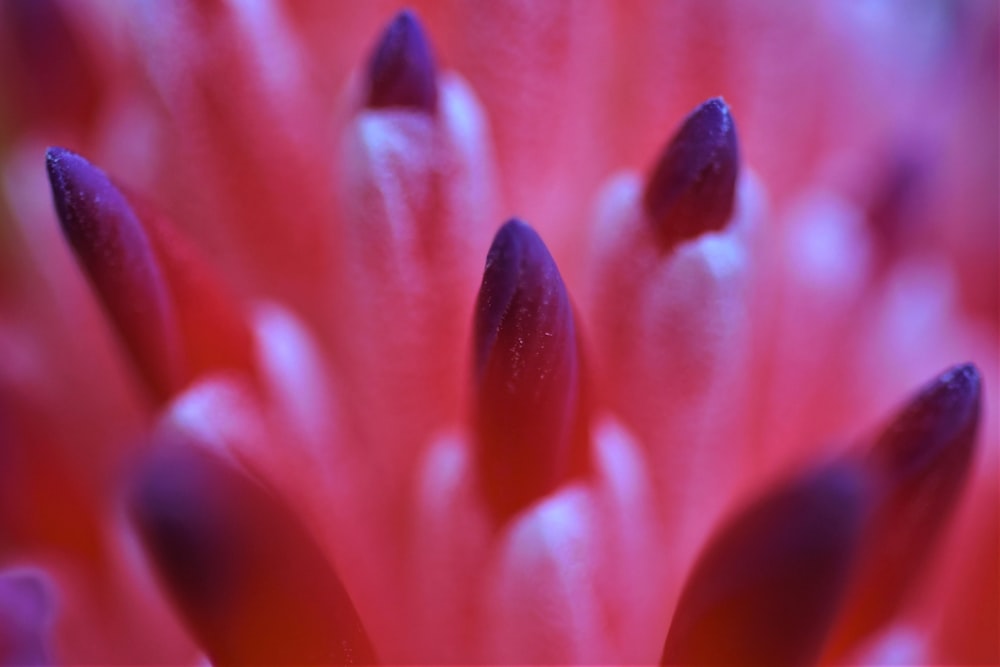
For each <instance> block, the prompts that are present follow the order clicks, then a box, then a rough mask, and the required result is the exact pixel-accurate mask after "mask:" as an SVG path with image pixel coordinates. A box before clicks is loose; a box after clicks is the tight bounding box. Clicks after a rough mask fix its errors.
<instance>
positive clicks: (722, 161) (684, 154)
mask: <svg viewBox="0 0 1000 667" xmlns="http://www.w3.org/2000/svg"><path fill="white" fill-rule="evenodd" d="M739 162H740V157H739V142H738V140H737V137H736V126H735V124H734V123H733V118H732V115H731V114H730V111H729V107H728V105H726V102H725V101H724V100H723V99H722V98H721V97H713V98H712V99H710V100H708V101H706V102H703V103H702V104H701V105H700V106H699V107H698V108H697V109H695V110H694V111H693V112H691V114H690V115H689V116H688V117H687V118H686V119H685V120H684V122H683V124H682V125H681V127H680V129H679V130H678V131H677V132H676V134H674V136H673V138H671V140H670V143H669V144H668V145H667V147H666V149H665V150H664V152H663V153H662V154H661V156H660V158H659V160H658V161H657V163H656V165H655V167H654V168H653V170H652V172H651V174H650V176H649V179H648V181H647V183H646V190H645V193H644V195H643V205H644V207H645V209H646V213H647V215H648V216H649V218H650V220H651V222H652V224H653V225H654V227H655V229H656V231H657V234H658V236H659V237H660V240H661V242H662V243H663V245H664V246H665V247H668V248H670V247H673V246H675V245H676V244H678V243H681V242H683V241H688V240H691V239H694V238H697V237H698V236H700V235H701V234H704V233H707V232H712V231H718V230H720V229H722V228H724V227H725V225H726V223H727V222H728V221H729V219H730V217H731V216H732V212H733V207H734V201H735V196H736V177H737V175H738V172H739Z"/></svg>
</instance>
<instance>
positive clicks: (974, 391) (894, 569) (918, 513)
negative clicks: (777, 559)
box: [831, 364, 982, 655]
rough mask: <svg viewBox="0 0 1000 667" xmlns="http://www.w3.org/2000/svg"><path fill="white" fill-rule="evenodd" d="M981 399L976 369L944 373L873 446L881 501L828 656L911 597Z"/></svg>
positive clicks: (967, 462) (965, 471)
mask: <svg viewBox="0 0 1000 667" xmlns="http://www.w3.org/2000/svg"><path fill="white" fill-rule="evenodd" d="M981 394H982V387H981V380H980V377H979V372H978V371H977V370H976V367H975V366H973V365H971V364H966V365H962V366H955V367H953V368H950V369H949V370H947V371H945V372H944V373H942V374H941V375H939V376H938V377H937V378H935V379H934V380H932V381H931V382H930V383H929V384H927V385H926V386H924V387H923V388H922V389H921V390H920V391H919V392H918V393H917V395H916V396H915V397H914V398H913V399H912V400H910V402H909V403H907V404H906V405H905V406H904V407H903V409H902V410H901V412H900V413H899V414H898V415H897V416H896V417H895V418H894V419H893V420H892V421H891V422H890V424H889V425H888V427H886V428H885V430H883V432H882V433H881V435H880V436H879V437H878V440H877V441H876V442H875V446H874V447H873V448H872V450H871V452H870V453H869V456H868V460H867V464H868V465H869V466H870V468H871V470H872V472H873V475H874V478H875V480H876V483H877V484H878V485H879V488H880V500H879V504H878V508H877V512H876V515H875V519H874V520H873V525H872V530H871V535H870V537H869V538H868V539H867V540H866V542H865V553H864V559H863V561H862V564H861V569H860V573H859V575H858V579H857V582H856V583H855V586H854V593H853V594H852V596H851V601H850V606H849V608H848V610H847V612H846V613H845V614H844V620H843V622H842V625H841V627H840V628H839V630H838V633H837V637H836V639H835V641H834V642H833V644H832V647H831V651H832V653H833V654H834V655H840V654H842V653H843V652H844V651H848V650H850V648H851V647H853V646H856V645H857V644H858V643H859V642H863V641H864V640H865V638H866V637H869V636H871V635H872V634H873V633H874V632H876V631H877V630H878V629H879V628H880V627H882V626H883V625H884V624H885V623H886V622H888V621H890V620H891V619H892V618H893V616H894V615H895V613H896V611H897V610H898V609H899V607H900V606H901V605H902V604H903V603H904V602H905V600H906V597H907V596H908V595H909V594H910V593H912V592H913V589H914V585H915V583H916V582H917V581H919V579H920V574H921V572H922V571H923V568H924V566H925V565H926V563H927V560H928V558H929V557H930V555H931V554H932V553H933V550H934V547H935V546H936V545H937V543H938V538H939V537H940V535H941V532H942V529H943V528H944V527H945V526H946V525H947V522H948V520H949V518H950V517H951V516H952V513H953V510H954V509H955V506H956V504H957V501H958V499H959V497H960V495H961V492H962V489H963V488H964V486H965V481H966V479H967V478H968V475H969V470H970V468H971V464H972V458H973V453H974V450H975V442H976V433H977V430H978V427H979V413H980V403H981Z"/></svg>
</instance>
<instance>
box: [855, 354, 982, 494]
mask: <svg viewBox="0 0 1000 667" xmlns="http://www.w3.org/2000/svg"><path fill="white" fill-rule="evenodd" d="M981 394H982V381H981V380H980V377H979V371H978V370H977V369H976V367H975V366H973V365H972V364H964V365H960V366H955V367H952V368H949V369H948V370H947V371H945V372H944V373H942V374H941V375H939V376H938V377H936V378H934V379H933V380H932V381H931V382H929V383H928V384H927V385H925V386H924V387H923V388H922V389H921V390H920V391H919V392H918V393H917V394H916V396H914V397H913V399H911V400H910V401H909V403H907V404H906V405H905V406H904V407H903V409H902V411H901V412H900V413H899V414H898V415H897V416H896V417H895V418H894V419H893V420H892V422H891V423H890V424H889V425H888V426H887V427H886V428H885V430H884V431H883V432H882V434H881V435H880V436H879V438H878V440H877V442H876V443H875V446H874V447H873V448H872V451H871V455H870V459H871V463H872V464H873V465H874V466H875V467H876V468H877V469H878V470H880V471H881V472H882V473H883V474H884V475H885V476H886V477H887V478H889V479H891V480H892V484H893V485H895V486H897V487H909V488H914V489H916V487H918V486H920V487H924V486H926V487H927V488H928V489H935V490H936V492H937V493H941V492H942V491H944V490H945V489H948V490H949V491H948V495H949V496H951V495H952V494H954V493H955V491H956V490H957V489H958V488H960V486H961V482H962V481H963V480H964V478H965V475H966V473H967V472H968V468H969V463H970V461H971V459H972V451H973V447H974V445H975V441H976V431H977V430H978V428H979V411H980V403H981ZM921 495H922V494H921Z"/></svg>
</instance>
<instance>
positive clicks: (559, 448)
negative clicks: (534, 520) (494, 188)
mask: <svg viewBox="0 0 1000 667" xmlns="http://www.w3.org/2000/svg"><path fill="white" fill-rule="evenodd" d="M473 344H474V352H475V359H474V365H475V368H474V371H475V401H474V424H475V429H476V431H475V432H476V437H477V441H478V442H477V444H478V456H477V463H478V469H479V476H480V484H481V486H482V489H483V493H484V495H485V497H486V504H487V506H488V507H489V509H490V511H491V512H492V513H493V514H494V516H495V517H496V518H497V519H498V520H499V521H502V520H504V519H506V518H508V517H509V516H511V515H513V514H515V513H517V512H519V511H520V510H522V509H524V508H525V507H526V506H527V505H529V504H531V503H533V502H535V501H537V500H538V499H539V498H541V497H543V496H545V495H547V494H549V493H551V492H552V491H553V490H554V489H556V488H557V487H558V486H559V484H561V483H562V482H564V481H565V480H566V478H567V477H568V476H569V475H570V474H571V469H572V467H573V462H574V461H576V460H578V456H577V455H578V454H579V452H578V451H577V450H578V449H581V448H585V446H586V444H585V439H584V440H583V441H581V433H582V430H581V429H582V427H581V423H582V418H583V415H582V410H581V402H582V399H581V390H580V387H581V377H580V376H581V369H580V359H579V348H578V344H577V334H576V328H575V324H574V319H573V308H572V304H571V303H570V300H569V296H568V294H567V293H566V287H565V285H563V281H562V277H561V276H560V275H559V270H558V269H557V268H556V264H555V261H554V260H553V259H552V256H551V255H550V254H549V251H548V249H547V248H546V247H545V244H544V243H543V242H542V239H541V238H540V237H539V236H538V234H537V233H535V231H534V230H533V229H532V228H531V227H529V226H528V225H526V224H525V223H523V222H521V221H520V220H511V221H509V222H508V223H506V224H505V225H504V226H503V227H501V228H500V231H499V232H497V235H496V238H495V239H494V241H493V245H492V246H491V247H490V251H489V254H488V255H487V257H486V269H485V272H484V274H483V282H482V285H481V286H480V288H479V297H478V300H477V302H476V312H475V322H474V339H473Z"/></svg>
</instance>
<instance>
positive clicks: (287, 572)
mask: <svg viewBox="0 0 1000 667" xmlns="http://www.w3.org/2000/svg"><path fill="white" fill-rule="evenodd" d="M164 435H165V434H161V442H159V443H158V446H157V447H156V448H155V449H154V452H153V455H152V456H151V458H150V459H149V460H148V461H147V463H146V465H145V466H144V468H143V469H142V470H141V472H140V475H139V478H138V483H137V485H136V488H135V491H134V493H133V495H132V498H131V509H132V515H133V517H134V518H135V521H136V523H137V524H138V527H139V533H140V535H141V537H142V540H143V542H144V543H145V546H146V550H147V552H148V553H149V555H150V557H151V559H152V561H153V563H154V565H155V568H156V570H157V572H158V574H159V577H160V580H161V581H162V583H163V585H164V587H165V588H166V590H167V592H168V593H169V594H170V596H171V597H172V599H173V601H174V604H175V606H176V607H177V609H178V611H179V612H180V614H181V616H182V618H183V619H184V620H185V622H186V623H187V625H188V627H189V628H190V631H191V633H192V635H193V636H194V637H195V638H196V639H197V640H198V642H199V644H200V646H201V647H202V648H203V649H204V650H205V652H206V653H207V654H208V655H209V657H210V658H211V660H212V662H213V664H345V665H346V664H373V663H374V662H375V655H374V652H373V650H372V647H371V643H370V642H369V640H368V636H367V634H366V633H365V630H364V628H363V626H362V625H361V621H360V619H359V618H358V615H357V613H356V611H355V609H354V605H353V603H352V602H351V599H350V597H349V596H348V594H347V592H346V590H345V589H344V588H343V586H342V585H341V583H340V580H339V579H338V577H337V575H336V573H335V572H334V571H333V569H332V568H331V566H330V563H329V562H328V561H327V559H326V558H325V556H324V555H323V553H322V552H321V551H320V549H319V548H318V547H317V545H316V543H315V542H314V541H313V539H312V537H311V536H310V535H309V534H308V533H307V532H306V531H305V530H304V528H303V527H302V526H301V525H300V524H299V523H298V522H297V521H296V519H295V517H294V515H292V513H291V512H290V511H289V510H288V509H287V508H286V507H285V506H284V505H283V504H281V502H280V501H279V500H278V499H277V498H275V497H274V496H272V495H271V493H270V492H269V491H267V490H266V489H265V488H264V487H262V486H261V485H259V484H258V483H257V482H256V481H254V480H252V479H251V478H249V477H248V476H247V475H246V474H244V473H243V472H241V471H240V470H238V469H237V468H236V467H234V466H233V465H231V464H229V463H227V462H225V461H223V460H222V459H220V458H218V457H217V456H216V455H215V454H213V453H211V452H209V451H208V450H206V449H203V448H200V447H198V446H196V445H193V444H192V443H191V442H189V441H188V440H187V439H186V437H185V436H181V435H178V434H172V435H166V437H163V436H164Z"/></svg>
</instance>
